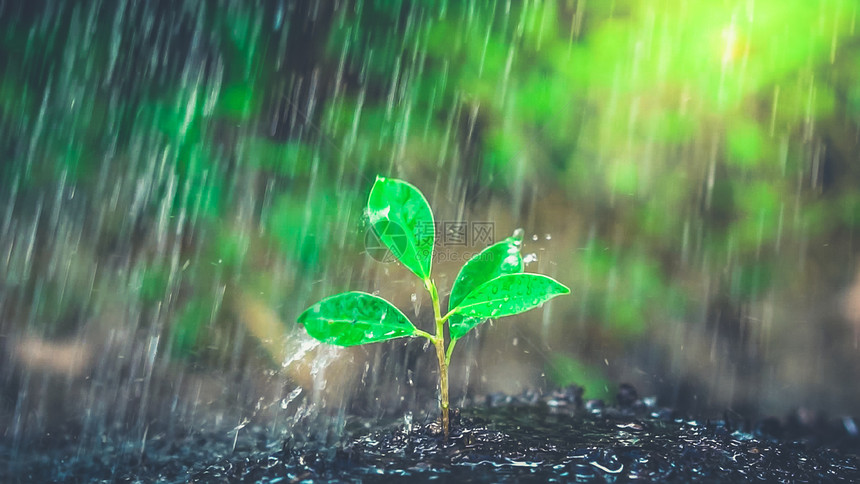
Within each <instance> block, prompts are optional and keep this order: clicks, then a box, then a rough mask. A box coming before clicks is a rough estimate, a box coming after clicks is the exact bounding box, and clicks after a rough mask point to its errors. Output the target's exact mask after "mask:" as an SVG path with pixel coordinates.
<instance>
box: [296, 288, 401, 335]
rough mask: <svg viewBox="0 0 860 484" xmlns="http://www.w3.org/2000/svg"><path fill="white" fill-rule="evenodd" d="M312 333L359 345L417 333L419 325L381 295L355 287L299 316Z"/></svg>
mask: <svg viewBox="0 0 860 484" xmlns="http://www.w3.org/2000/svg"><path fill="white" fill-rule="evenodd" d="M299 323H301V324H302V325H304V327H305V329H306V330H307V332H308V334H310V335H311V336H313V337H314V338H316V339H318V340H320V341H322V342H323V343H328V344H332V345H338V346H355V345H363V344H365V343H375V342H377V341H386V340H389V339H394V338H401V337H403V336H415V335H416V332H417V328H415V326H413V325H412V323H411V322H410V321H409V318H407V317H406V316H405V315H404V314H403V313H402V312H400V310H399V309H397V308H396V307H394V305H392V304H391V303H390V302H388V301H386V300H385V299H382V298H381V297H377V296H374V295H372V294H367V293H365V292H359V291H352V292H344V293H341V294H337V295H335V296H331V297H327V298H325V299H323V300H322V301H320V302H318V303H316V304H314V305H313V306H311V307H309V308H308V309H306V310H305V312H303V313H302V314H301V315H300V316H299Z"/></svg>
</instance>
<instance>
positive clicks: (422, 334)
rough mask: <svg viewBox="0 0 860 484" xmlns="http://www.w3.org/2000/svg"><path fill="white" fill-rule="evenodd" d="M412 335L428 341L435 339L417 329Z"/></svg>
mask: <svg viewBox="0 0 860 484" xmlns="http://www.w3.org/2000/svg"><path fill="white" fill-rule="evenodd" d="M413 334H414V335H415V336H421V337H422V338H427V339H429V340H430V341H433V340H434V339H436V338H435V337H434V336H433V335H432V334H430V333H428V332H427V331H421V330H420V329H418V328H415V333H413Z"/></svg>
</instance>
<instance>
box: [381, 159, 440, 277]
mask: <svg viewBox="0 0 860 484" xmlns="http://www.w3.org/2000/svg"><path fill="white" fill-rule="evenodd" d="M367 215H368V217H369V218H370V225H371V227H373V230H374V232H375V233H376V236H377V237H379V240H381V241H382V242H383V243H384V244H385V246H386V247H388V249H389V250H391V253H392V254H393V255H394V257H396V258H397V260H399V261H400V262H401V263H402V264H403V265H405V266H406V267H408V268H409V270H410V271H412V272H413V273H415V275H416V276H418V277H419V278H421V280H424V281H427V280H429V279H430V266H431V262H432V257H433V242H434V241H435V239H436V230H435V227H434V225H433V212H432V211H431V210H430V205H429V204H428V203H427V199H426V198H424V195H422V194H421V192H420V191H419V190H418V189H417V188H415V186H413V185H411V184H409V183H406V182H405V181H402V180H395V179H393V178H384V177H381V176H378V177H376V183H374V184H373V188H371V190H370V196H369V197H368V199H367Z"/></svg>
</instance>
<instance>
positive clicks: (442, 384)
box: [424, 279, 450, 440]
mask: <svg viewBox="0 0 860 484" xmlns="http://www.w3.org/2000/svg"><path fill="white" fill-rule="evenodd" d="M424 287H426V288H427V290H428V291H429V292H430V299H431V300H432V302H433V316H434V317H435V319H436V335H435V336H433V337H432V338H431V339H430V341H432V342H433V346H435V347H436V358H437V359H438V360H439V406H440V407H442V431H443V432H444V435H445V440H448V433H449V420H448V360H449V359H450V358H446V356H445V320H446V319H448V316H445V317H444V318H443V317H442V311H441V310H440V309H439V292H438V291H437V290H436V284H435V283H434V282H433V281H432V280H431V279H425V280H424ZM449 356H450V355H449Z"/></svg>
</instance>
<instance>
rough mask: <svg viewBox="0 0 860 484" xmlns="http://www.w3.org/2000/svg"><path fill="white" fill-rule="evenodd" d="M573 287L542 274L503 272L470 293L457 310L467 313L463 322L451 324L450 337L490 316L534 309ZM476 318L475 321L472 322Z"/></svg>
mask: <svg viewBox="0 0 860 484" xmlns="http://www.w3.org/2000/svg"><path fill="white" fill-rule="evenodd" d="M569 292H570V289H568V288H567V287H565V286H564V285H563V284H561V283H559V282H558V281H556V280H554V279H553V278H551V277H547V276H544V275H541V274H504V275H501V276H499V277H497V278H495V279H492V280H490V281H488V282H486V283H484V284H482V285H481V286H480V287H478V288H477V289H475V290H474V291H472V292H471V293H469V295H468V296H466V298H465V299H463V301H462V302H460V304H459V306H457V307H456V308H455V309H454V312H456V313H458V314H462V315H463V316H467V318H466V319H464V322H463V324H458V325H454V324H453V323H451V338H453V339H458V338H461V337H463V335H464V334H466V333H467V332H468V331H469V330H470V329H472V328H473V327H475V326H476V325H477V324H479V323H480V322H481V321H484V320H486V319H487V318H501V317H503V316H512V315H514V314H519V313H523V312H526V311H528V310H529V309H534V308H536V307H538V306H540V305H541V304H543V303H545V302H547V301H548V300H550V299H552V298H554V297H555V296H560V295H562V294H567V293H569ZM473 321H477V323H475V324H471V325H470V323H471V322H473Z"/></svg>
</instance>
